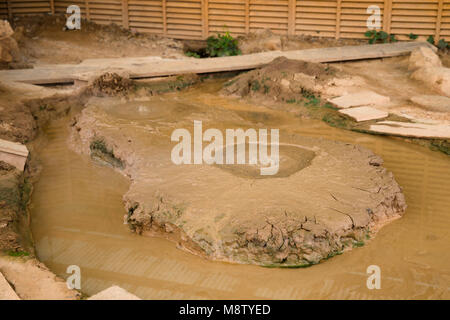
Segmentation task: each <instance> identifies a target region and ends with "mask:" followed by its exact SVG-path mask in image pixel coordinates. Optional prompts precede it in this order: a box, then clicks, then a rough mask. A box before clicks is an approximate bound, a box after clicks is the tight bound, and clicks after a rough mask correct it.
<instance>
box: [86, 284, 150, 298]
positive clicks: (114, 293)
mask: <svg viewBox="0 0 450 320" xmlns="http://www.w3.org/2000/svg"><path fill="white" fill-rule="evenodd" d="M88 300H141V299H140V298H139V297H137V296H135V295H134V294H132V293H129V292H128V291H127V290H125V289H123V288H121V287H119V286H112V287H109V288H108V289H105V290H103V291H100V292H99V293H97V294H95V295H93V296H92V297H90V298H89V299H88Z"/></svg>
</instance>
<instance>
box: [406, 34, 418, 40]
mask: <svg viewBox="0 0 450 320" xmlns="http://www.w3.org/2000/svg"><path fill="white" fill-rule="evenodd" d="M408 37H409V38H410V39H411V40H416V39H417V38H418V37H419V36H418V35H417V34H414V33H412V32H411V33H410V34H408Z"/></svg>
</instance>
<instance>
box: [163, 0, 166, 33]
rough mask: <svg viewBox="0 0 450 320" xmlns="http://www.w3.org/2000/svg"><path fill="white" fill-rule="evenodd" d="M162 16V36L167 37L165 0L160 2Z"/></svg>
mask: <svg viewBox="0 0 450 320" xmlns="http://www.w3.org/2000/svg"><path fill="white" fill-rule="evenodd" d="M162 16H163V35H164V36H167V4H166V0H162Z"/></svg>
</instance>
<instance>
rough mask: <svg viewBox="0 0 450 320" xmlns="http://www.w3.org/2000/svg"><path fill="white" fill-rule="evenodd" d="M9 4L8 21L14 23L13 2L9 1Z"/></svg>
mask: <svg viewBox="0 0 450 320" xmlns="http://www.w3.org/2000/svg"><path fill="white" fill-rule="evenodd" d="M7 4H8V19H9V20H10V21H12V19H13V8H12V5H11V0H7Z"/></svg>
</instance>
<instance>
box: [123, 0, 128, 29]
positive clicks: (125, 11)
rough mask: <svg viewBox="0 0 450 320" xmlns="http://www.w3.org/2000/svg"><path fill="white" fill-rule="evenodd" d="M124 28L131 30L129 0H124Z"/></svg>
mask: <svg viewBox="0 0 450 320" xmlns="http://www.w3.org/2000/svg"><path fill="white" fill-rule="evenodd" d="M122 27H124V28H125V29H128V28H129V17H128V0H122Z"/></svg>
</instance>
